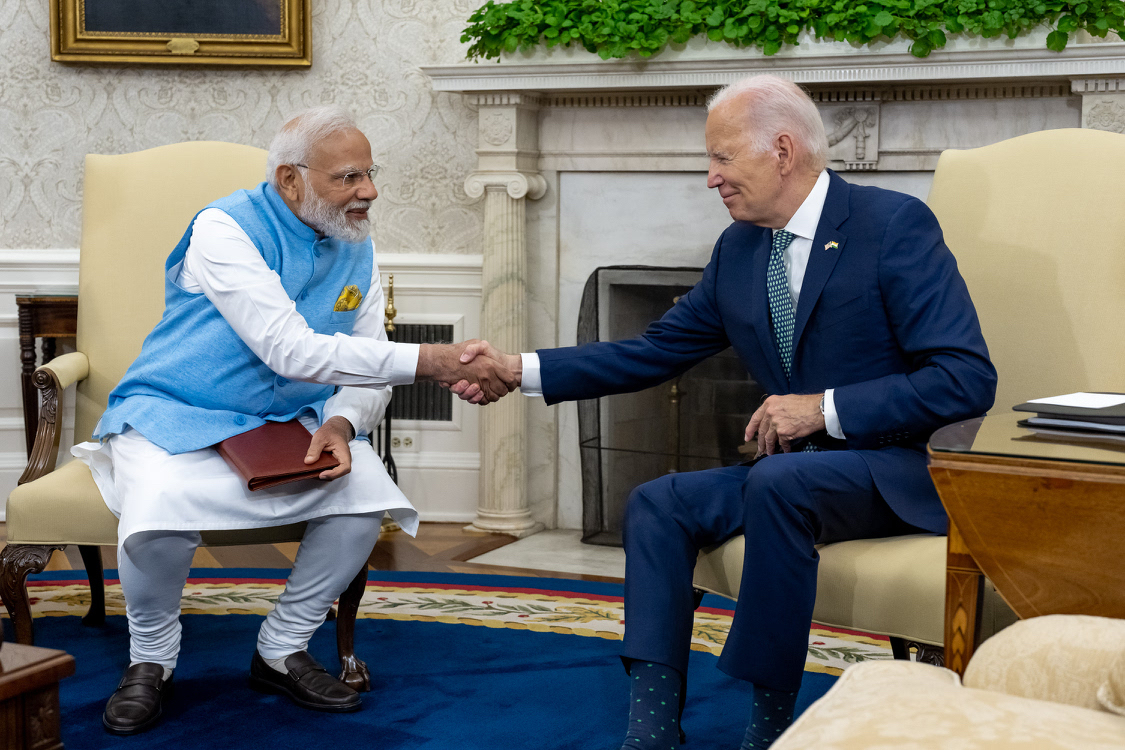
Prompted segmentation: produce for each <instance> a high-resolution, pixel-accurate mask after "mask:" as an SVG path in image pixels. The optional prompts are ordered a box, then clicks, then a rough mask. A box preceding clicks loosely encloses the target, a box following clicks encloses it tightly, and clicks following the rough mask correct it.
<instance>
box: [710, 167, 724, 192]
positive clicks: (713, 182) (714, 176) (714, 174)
mask: <svg viewBox="0 0 1125 750" xmlns="http://www.w3.org/2000/svg"><path fill="white" fill-rule="evenodd" d="M722 184H723V178H722V176H721V175H720V174H719V170H717V169H715V168H714V167H708V168H707V187H709V188H717V187H718V186H719V185H722Z"/></svg>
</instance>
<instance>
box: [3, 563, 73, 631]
mask: <svg viewBox="0 0 1125 750" xmlns="http://www.w3.org/2000/svg"><path fill="white" fill-rule="evenodd" d="M64 546H65V545H64ZM57 549H60V550H61V549H63V546H39V545H35V544H9V545H7V546H6V547H4V549H3V550H2V551H0V599H3V601H4V606H5V607H7V609H8V616H9V617H11V618H12V626H13V627H14V628H15V631H16V643H22V644H24V645H25V646H32V645H34V644H35V632H34V629H33V628H32V625H31V601H30V600H29V599H28V598H27V577H28V575H30V574H31V573H39V572H42V570H43V568H45V567H47V562H48V561H49V560H50V559H51V553H52V552H54V551H55V550H57Z"/></svg>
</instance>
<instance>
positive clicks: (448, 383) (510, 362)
mask: <svg viewBox="0 0 1125 750" xmlns="http://www.w3.org/2000/svg"><path fill="white" fill-rule="evenodd" d="M522 375H523V360H522V358H521V357H520V355H518V354H504V353H503V352H501V351H500V350H498V349H496V348H495V347H493V346H492V345H491V344H489V343H488V342H487V341H480V340H477V339H473V340H471V341H463V342H461V343H460V344H422V346H421V348H420V349H419V351H418V370H417V373H416V376H415V379H416V381H418V382H421V381H424V380H432V381H434V382H436V383H438V384H439V385H440V386H441V387H442V388H448V389H449V390H451V391H452V392H453V393H454V394H456V395H457V397H458V398H460V399H461V400H462V401H468V402H469V403H471V404H490V403H492V402H494V401H499V400H500V398H501V397H502V396H505V395H507V394H508V393H510V392H512V391H514V390H515V389H516V388H518V387H519V385H520V381H521V378H522Z"/></svg>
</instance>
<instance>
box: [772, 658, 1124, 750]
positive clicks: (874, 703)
mask: <svg viewBox="0 0 1125 750" xmlns="http://www.w3.org/2000/svg"><path fill="white" fill-rule="evenodd" d="M772 747H773V750H802V749H803V748H816V750H860V748H863V749H865V750H866V749H867V748H910V750H927V748H934V750H939V749H940V750H945V749H946V748H957V750H978V748H979V749H981V750H983V749H985V748H987V750H1009V749H1010V750H1016V749H1017V748H1019V750H1026V749H1027V748H1035V749H1036V750H1052V749H1056V748H1057V749H1060V750H1062V749H1065V750H1109V748H1120V747H1125V719H1123V718H1121V717H1119V716H1114V715H1113V714H1107V713H1104V712H1101V711H1091V710H1089V709H1085V708H1078V707H1076V706H1068V705H1064V704H1061V703H1048V702H1046V701H1039V700H1033V699H1030V698H1020V697H1017V696H1014V695H1006V694H1004V693H994V692H990V691H986V690H975V689H972V688H965V687H961V686H960V685H959V684H958V680H957V675H955V674H954V673H953V672H950V671H949V670H946V669H940V668H938V667H931V666H929V665H927V664H918V663H915V662H904V661H883V662H865V663H862V664H857V665H856V666H854V667H850V668H849V669H848V670H847V671H845V672H844V675H843V677H841V678H840V679H839V680H837V682H836V684H835V685H833V686H832V689H831V690H829V691H828V693H827V694H825V696H824V697H823V698H821V699H820V700H818V701H817V702H816V703H814V704H813V705H812V706H810V707H809V708H808V710H806V711H805V713H803V714H802V715H801V717H800V718H799V719H797V721H796V722H794V724H793V726H791V727H790V728H789V729H788V730H787V731H786V732H785V733H784V734H783V735H782V736H781V737H780V738H778V740H777V742H775V743H774V744H773V746H772Z"/></svg>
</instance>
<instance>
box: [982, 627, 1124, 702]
mask: <svg viewBox="0 0 1125 750" xmlns="http://www.w3.org/2000/svg"><path fill="white" fill-rule="evenodd" d="M1121 657H1125V620H1116V619H1111V618H1108V617H1090V616H1088V615H1046V616H1044V617H1032V618H1030V619H1027V620H1021V621H1019V622H1017V623H1016V624H1014V625H1012V626H1011V627H1009V628H1005V629H1004V630H1003V631H1001V632H999V633H997V634H996V635H994V636H992V637H991V638H989V639H988V640H987V641H985V642H984V643H982V644H981V645H980V647H979V648H977V650H976V653H974V654H973V658H972V659H971V660H970V661H969V666H968V668H967V669H966V670H965V685H967V686H968V687H972V688H979V689H981V690H990V691H994V692H1000V693H1007V694H1008V695H1018V696H1022V697H1024V698H1035V699H1037V700H1044V701H1051V702H1053V703H1066V704H1068V705H1071V706H1079V707H1082V708H1091V709H1100V708H1101V706H1100V705H1099V702H1098V697H1097V696H1098V689H1099V688H1100V687H1102V686H1103V685H1104V684H1105V683H1106V682H1107V680H1109V679H1110V675H1111V669H1110V668H1111V666H1113V664H1114V660H1115V659H1118V658H1121ZM1123 665H1125V662H1123Z"/></svg>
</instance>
